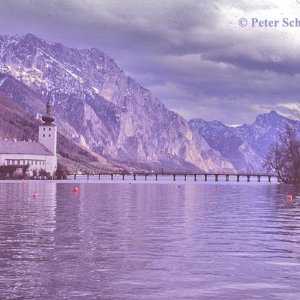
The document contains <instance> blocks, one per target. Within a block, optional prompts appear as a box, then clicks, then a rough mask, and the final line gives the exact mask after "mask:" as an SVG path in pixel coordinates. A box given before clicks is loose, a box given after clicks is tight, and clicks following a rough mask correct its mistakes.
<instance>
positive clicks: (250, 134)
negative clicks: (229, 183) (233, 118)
mask: <svg viewBox="0 0 300 300" xmlns="http://www.w3.org/2000/svg"><path fill="white" fill-rule="evenodd" d="M189 124H190V126H191V127H193V128H194V129H195V130H197V132H198V133H199V135H201V136H202V137H204V139H205V140H206V141H207V143H208V144H209V145H210V146H211V147H212V148H214V149H217V150H219V151H220V152H221V154H222V155H223V156H224V157H225V158H227V159H229V160H230V161H231V162H232V164H233V165H234V166H235V168H236V169H237V170H239V171H242V172H249V171H251V172H255V171H259V172H261V171H263V168H262V165H263V161H264V158H265V156H266V153H267V151H268V149H269V147H270V145H271V144H272V143H274V142H275V141H276V140H277V136H278V132H279V131H282V130H283V129H284V128H285V126H286V125H289V126H292V127H294V128H295V129H297V130H300V122H299V121H295V120H290V119H288V118H285V117H283V116H281V115H279V114H277V113H276V112H275V111H272V112H270V113H267V114H261V115H259V116H257V118H256V120H255V122H254V123H253V124H246V125H242V126H238V127H234V128H233V127H229V126H226V125H224V124H222V123H221V122H218V121H212V122H206V121H204V120H202V119H194V120H190V121H189Z"/></svg>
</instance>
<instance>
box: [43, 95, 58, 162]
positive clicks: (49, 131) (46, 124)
mask: <svg viewBox="0 0 300 300" xmlns="http://www.w3.org/2000/svg"><path fill="white" fill-rule="evenodd" d="M42 120H43V124H41V125H40V126H39V143H41V144H42V145H44V146H45V147H46V148H47V149H48V150H49V151H51V152H52V153H53V155H55V156H56V147H57V128H56V125H55V124H54V123H53V122H54V121H55V118H54V116H53V114H52V102H51V99H50V98H49V99H48V101H47V105H46V114H45V115H43V116H42Z"/></svg>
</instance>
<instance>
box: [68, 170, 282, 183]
mask: <svg viewBox="0 0 300 300" xmlns="http://www.w3.org/2000/svg"><path fill="white" fill-rule="evenodd" d="M69 176H71V177H73V179H74V180H75V179H77V177H78V176H80V178H82V177H85V178H86V179H87V180H88V179H90V178H93V179H95V178H97V179H99V180H101V179H104V178H105V179H108V178H109V179H110V180H114V179H116V178H118V179H120V178H121V180H125V179H131V180H137V179H138V178H143V179H144V180H148V179H152V180H155V181H158V180H159V179H160V178H166V177H170V178H171V180H172V181H176V180H177V179H181V180H184V181H187V180H189V181H190V180H191V179H192V181H208V180H209V179H213V180H214V181H219V180H220V179H223V180H224V179H225V181H237V182H239V181H240V180H242V179H243V181H245V180H246V181H247V182H250V181H251V179H252V180H256V181H257V182H261V179H262V178H266V179H267V180H268V182H271V180H272V179H273V180H277V181H278V182H280V180H279V178H278V177H277V176H276V175H274V174H259V173H250V174H249V173H238V174H234V173H231V174H229V173H152V172H130V173H97V174H89V173H87V174H76V173H72V174H69Z"/></svg>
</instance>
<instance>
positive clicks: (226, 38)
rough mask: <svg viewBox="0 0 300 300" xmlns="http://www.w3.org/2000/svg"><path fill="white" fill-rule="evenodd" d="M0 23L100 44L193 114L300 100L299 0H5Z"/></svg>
mask: <svg viewBox="0 0 300 300" xmlns="http://www.w3.org/2000/svg"><path fill="white" fill-rule="evenodd" d="M297 16H298V17H299V24H298V25H299V27H292V26H290V25H293V24H290V25H289V26H288V27H282V25H283V23H282V19H283V18H288V20H289V21H294V20H295V18H296V17H297ZM241 18H246V19H247V21H248V25H247V26H245V27H242V26H240V24H239V23H241V24H242V25H245V20H242V21H241V22H239V20H240V19H241ZM252 18H257V19H259V20H265V19H268V21H272V20H273V21H276V20H278V21H279V23H278V24H277V27H258V23H256V24H255V26H254V27H252ZM262 23H263V24H262V25H265V24H264V22H262ZM0 33H2V34H25V33H33V34H36V35H37V36H39V37H41V38H44V39H47V40H50V41H58V42H62V43H63V44H65V45H68V46H72V47H76V48H89V47H98V48H100V49H101V50H103V51H104V52H105V53H106V54H107V55H109V56H110V57H112V58H113V59H114V60H115V61H116V62H117V64H118V65H119V66H120V67H121V68H122V69H123V70H124V71H125V72H126V73H127V74H128V75H130V76H132V77H134V78H136V79H137V80H138V81H139V82H140V83H141V84H142V85H143V86H144V87H146V88H148V89H149V90H151V91H152V92H153V94H154V95H155V96H156V97H158V98H159V99H160V100H161V101H162V102H163V103H164V104H165V105H166V106H167V107H168V108H169V109H171V110H174V111H176V112H178V113H179V114H181V115H182V116H184V117H185V118H186V119H191V118H197V117H200V118H203V119H206V120H215V119H218V120H220V121H222V122H224V123H225V124H241V123H250V122H253V121H254V119H255V116H256V115H257V114H259V113H262V112H268V111H270V110H277V111H278V112H287V111H286V108H287V107H291V106H293V104H295V103H297V102H298V101H299V100H300V75H299V73H300V55H299V53H300V0H284V1H280V0H272V1H268V0H266V1H262V0H249V1H245V0H239V1H230V0H210V1H207V0H85V1H83V0H59V1H55V0H53V1H51V0H0Z"/></svg>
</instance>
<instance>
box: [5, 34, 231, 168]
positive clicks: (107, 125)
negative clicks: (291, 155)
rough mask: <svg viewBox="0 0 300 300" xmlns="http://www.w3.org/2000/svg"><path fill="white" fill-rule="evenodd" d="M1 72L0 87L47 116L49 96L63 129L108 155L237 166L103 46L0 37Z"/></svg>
mask: <svg viewBox="0 0 300 300" xmlns="http://www.w3.org/2000/svg"><path fill="white" fill-rule="evenodd" d="M0 73H2V75H1V76H0V90H2V91H4V92H6V93H8V94H9V95H10V96H11V97H12V98H13V99H14V100H15V101H18V102H19V103H18V104H21V105H22V106H23V107H24V109H25V110H26V111H28V112H31V113H37V112H39V113H42V112H43V111H44V103H45V101H46V95H47V94H51V95H52V96H53V99H54V110H55V113H56V115H57V119H58V125H59V128H60V130H61V131H62V133H64V134H65V135H67V136H69V137H71V138H72V139H73V140H75V141H77V142H78V143H80V144H81V145H84V146H86V147H88V148H90V149H92V150H93V151H95V152H97V153H99V154H101V155H102V156H104V157H106V158H111V159H114V160H115V161H116V160H118V161H122V162H127V163H128V164H131V163H132V164H133V163H134V164H136V165H141V166H144V167H151V168H159V169H160V168H161V167H164V168H165V170H166V169H169V170H174V169H177V170H179V169H180V170H199V169H200V170H204V171H209V170H213V171H220V170H228V171H234V168H233V166H232V164H231V163H230V162H229V161H228V160H227V159H225V158H223V157H222V156H221V154H220V152H219V151H216V150H214V149H212V148H211V147H210V146H208V144H207V142H206V141H205V140H204V139H203V138H202V137H201V136H200V135H198V134H197V133H196V132H195V131H194V130H193V129H192V128H191V127H190V126H189V125H188V122H187V121H185V120H184V119H183V118H182V117H180V116H179V115H177V114H176V113H174V112H171V111H169V110H168V109H167V108H166V107H165V106H164V105H163V104H162V103H161V102H160V101H159V100H158V99H157V98H155V97H154V96H153V95H152V94H151V92H150V91H148V90H146V89H144V88H143V87H141V86H140V85H139V84H138V83H137V82H136V81H135V80H134V79H133V78H131V77H129V76H126V75H125V74H124V72H123V71H122V70H121V69H120V68H119V67H118V66H117V65H116V63H115V62H114V61H113V60H112V59H111V58H109V57H108V56H107V55H105V54H104V53H103V52H102V51H100V50H98V49H94V48H93V49H83V50H78V49H72V48H68V47H65V46H64V45H62V44H59V43H49V42H47V41H44V40H41V39H39V38H37V37H35V36H33V35H31V34H27V35H26V36H0ZM18 82H21V83H23V84H25V85H26V88H24V86H22V87H20V86H18ZM20 96H21V97H20Z"/></svg>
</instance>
